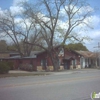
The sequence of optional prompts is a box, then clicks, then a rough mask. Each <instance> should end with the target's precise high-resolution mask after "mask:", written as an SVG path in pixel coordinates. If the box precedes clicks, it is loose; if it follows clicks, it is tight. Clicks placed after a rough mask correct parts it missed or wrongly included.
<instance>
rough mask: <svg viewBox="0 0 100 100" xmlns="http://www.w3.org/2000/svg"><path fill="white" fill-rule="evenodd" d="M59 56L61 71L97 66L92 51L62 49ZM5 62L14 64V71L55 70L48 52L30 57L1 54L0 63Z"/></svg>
mask: <svg viewBox="0 0 100 100" xmlns="http://www.w3.org/2000/svg"><path fill="white" fill-rule="evenodd" d="M58 56H59V66H58V67H59V70H64V69H66V70H68V69H79V68H86V67H95V66H97V59H96V55H95V53H93V52H90V51H73V50H68V49H66V48H62V50H61V51H60V53H59V55H58ZM3 60H4V61H10V62H13V69H22V70H34V71H42V70H53V65H52V61H51V59H50V57H49V55H48V53H47V52H46V51H32V52H31V54H30V56H29V57H20V55H19V53H16V52H15V53H14V52H13V53H11V52H10V53H9V52H6V53H3V52H0V61H3Z"/></svg>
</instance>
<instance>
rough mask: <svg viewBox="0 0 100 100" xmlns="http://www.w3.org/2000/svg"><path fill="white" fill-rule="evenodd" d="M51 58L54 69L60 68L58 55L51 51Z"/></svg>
mask: <svg viewBox="0 0 100 100" xmlns="http://www.w3.org/2000/svg"><path fill="white" fill-rule="evenodd" d="M49 56H50V59H51V61H52V65H53V68H54V71H58V69H59V58H58V55H54V54H53V53H52V52H50V53H49Z"/></svg>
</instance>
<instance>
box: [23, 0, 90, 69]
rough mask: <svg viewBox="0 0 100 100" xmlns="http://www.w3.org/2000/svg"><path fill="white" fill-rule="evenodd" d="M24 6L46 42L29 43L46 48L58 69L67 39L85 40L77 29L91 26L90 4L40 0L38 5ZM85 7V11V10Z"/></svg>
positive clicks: (65, 0) (61, 0) (79, 0)
mask: <svg viewBox="0 0 100 100" xmlns="http://www.w3.org/2000/svg"><path fill="white" fill-rule="evenodd" d="M35 5H36V4H35ZM24 7H25V8H26V10H25V13H26V15H27V16H28V17H29V18H31V19H34V20H35V23H36V24H37V25H38V26H39V27H40V30H41V36H42V38H43V41H44V42H45V45H40V44H38V43H34V44H31V43H29V42H28V44H31V45H36V46H39V47H41V48H43V49H44V50H46V51H47V52H48V54H49V56H50V58H51V61H52V64H53V66H54V70H57V69H58V67H59V57H58V54H59V52H60V50H61V48H62V47H63V45H64V44H65V43H66V41H67V40H68V39H69V38H70V39H74V40H77V41H83V39H84V37H81V36H78V34H76V33H75V30H76V29H77V28H78V27H81V26H82V25H83V26H85V25H86V26H89V25H88V23H87V22H86V19H87V17H88V16H90V13H91V10H89V9H88V7H89V6H88V5H86V3H85V2H84V1H83V0H39V2H38V3H37V6H34V5H31V4H27V3H25V4H24ZM37 7H38V9H37ZM86 8H87V10H86ZM36 9H37V10H36ZM84 9H85V12H83V10H84ZM62 13H64V15H63V14H62ZM61 23H62V24H61ZM63 24H64V25H63ZM55 42H56V43H57V42H58V43H59V46H57V48H55V45H54V44H55Z"/></svg>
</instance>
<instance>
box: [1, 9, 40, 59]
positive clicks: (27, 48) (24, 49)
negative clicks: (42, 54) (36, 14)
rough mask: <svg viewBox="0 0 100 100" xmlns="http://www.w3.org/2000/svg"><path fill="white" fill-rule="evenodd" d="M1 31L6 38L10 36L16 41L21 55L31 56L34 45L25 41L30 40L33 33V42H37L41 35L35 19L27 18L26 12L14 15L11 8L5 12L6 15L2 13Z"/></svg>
mask: <svg viewBox="0 0 100 100" xmlns="http://www.w3.org/2000/svg"><path fill="white" fill-rule="evenodd" d="M0 32H1V34H0V35H2V36H3V37H4V38H5V36H8V38H9V39H11V40H12V41H13V42H14V44H15V46H16V49H17V51H18V52H19V54H20V56H21V57H23V56H29V55H30V52H31V50H32V48H33V45H29V44H25V42H27V41H29V38H30V36H31V35H32V37H34V39H33V41H31V42H32V43H35V42H37V37H38V35H39V31H37V28H36V26H35V24H34V21H31V20H30V19H27V18H26V16H25V15H24V14H23V15H22V14H21V15H17V14H16V15H13V14H12V13H11V11H9V10H8V11H6V12H4V15H0ZM9 41H10V40H9Z"/></svg>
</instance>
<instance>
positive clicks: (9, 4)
mask: <svg viewBox="0 0 100 100" xmlns="http://www.w3.org/2000/svg"><path fill="white" fill-rule="evenodd" d="M20 1H25V0H0V11H2V10H5V9H11V10H13V12H16V11H18V8H17V7H16V4H17V2H20ZM26 1H27V0H26ZM32 1H33V0H32ZM34 1H35V0H34ZM86 1H87V2H88V3H89V4H90V6H91V7H92V9H93V10H94V11H93V13H92V18H93V19H92V27H93V29H90V30H88V32H87V35H88V36H89V37H90V38H91V39H92V40H91V41H88V42H85V44H84V45H85V46H86V47H87V48H88V50H90V51H96V50H98V48H95V47H97V46H98V43H99V44H100V0H86ZM99 49H100V48H99Z"/></svg>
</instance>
